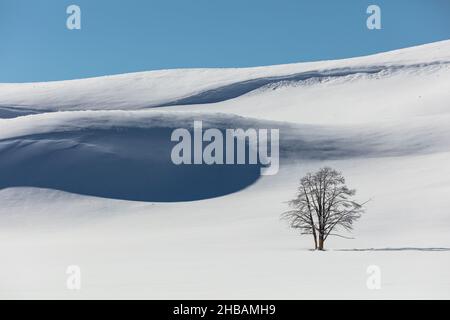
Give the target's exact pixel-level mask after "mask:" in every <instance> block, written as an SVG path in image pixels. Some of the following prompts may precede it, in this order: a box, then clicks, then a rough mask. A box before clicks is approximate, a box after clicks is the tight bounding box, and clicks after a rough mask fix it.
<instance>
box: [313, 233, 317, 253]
mask: <svg viewBox="0 0 450 320" xmlns="http://www.w3.org/2000/svg"><path fill="white" fill-rule="evenodd" d="M313 236H314V250H317V235H316V232H315V231H314V232H313Z"/></svg>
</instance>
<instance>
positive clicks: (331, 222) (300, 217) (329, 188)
mask: <svg viewBox="0 0 450 320" xmlns="http://www.w3.org/2000/svg"><path fill="white" fill-rule="evenodd" d="M355 193H356V191H355V190H353V189H349V188H348V187H347V186H346V185H345V178H344V177H343V176H342V174H341V173H340V172H338V171H336V170H334V169H332V168H329V167H325V168H322V169H320V170H319V171H317V172H315V173H308V174H306V175H305V176H304V177H303V178H302V179H301V180H300V185H299V187H298V192H297V196H296V197H295V198H294V199H293V200H291V201H289V206H290V207H291V209H292V210H289V211H286V212H284V213H282V215H281V217H282V219H284V220H287V221H288V222H289V225H290V226H291V227H292V228H296V229H299V230H300V232H301V234H311V235H312V236H313V238H314V249H316V250H317V249H318V250H323V248H324V242H325V240H326V239H327V238H328V236H339V237H343V238H346V237H344V236H342V235H340V234H339V233H338V232H339V231H340V230H345V231H351V230H352V229H353V222H354V221H355V220H357V219H359V218H360V217H361V214H362V213H363V212H364V209H363V205H364V204H365V203H364V204H359V203H357V202H356V201H354V200H352V197H353V196H354V195H355Z"/></svg>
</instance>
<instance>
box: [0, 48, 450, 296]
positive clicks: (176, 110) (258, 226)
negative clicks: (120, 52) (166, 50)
mask: <svg viewBox="0 0 450 320" xmlns="http://www.w3.org/2000/svg"><path fill="white" fill-rule="evenodd" d="M449 88H450V41H442V42H437V43H432V44H428V45H423V46H419V47H414V48H407V49H402V50H396V51H392V52H387V53H381V54H377V55H373V56H368V57H360V58H352V59H346V60H338V61H324V62H314V63H299V64H292V65H280V66H269V67H258V68H245V69H186V70H162V71H152V72H141V73H134V74H126V75H117V76H109V77H101V78H91V79H82V80H71V81H60V82H48V83H26V84H0V204H1V206H0V253H1V255H2V261H3V262H2V263H1V264H0V297H2V298H69V299H70V298H155V299H161V298H173V299H205V298H208V299H211V298H219V299H220V298H237V299H240V298H244V299H270V298H274V299H294V298H295V299H297V298H359V299H361V298H375V299H378V298H425V299H428V298H446V299H448V298H450V280H449V277H448V270H449V268H450V232H449V231H450V216H449V212H448V208H449V207H450V198H449V197H448V194H449V192H450V166H449V165H448V163H449V162H450V105H449V102H450V90H449ZM195 120H202V121H203V125H204V129H207V128H218V129H219V130H221V131H222V132H223V131H224V130H226V129H229V128H230V129H235V128H243V129H247V128H255V129H264V128H267V129H271V128H273V129H279V130H280V141H279V148H280V171H279V173H278V174H277V175H274V176H264V177H261V176H260V169H261V168H260V167H259V166H257V165H225V166H221V165H212V166H208V165H191V166H176V165H174V164H173V163H172V162H171V160H170V152H171V149H172V147H173V146H174V144H175V142H173V141H171V140H170V136H171V132H172V131H173V130H174V129H175V128H187V129H189V130H190V131H191V132H192V130H193V129H192V126H193V122H194V121H195ZM325 165H327V166H332V167H334V168H336V169H338V170H341V171H343V173H344V175H345V176H346V178H347V182H348V184H349V186H350V187H353V188H356V189H357V196H358V199H359V200H361V201H365V200H368V199H370V201H369V202H368V204H367V207H366V209H367V213H366V214H365V215H363V217H362V218H361V220H360V221H358V223H356V226H355V231H354V234H353V235H352V236H353V237H354V239H351V240H347V239H341V238H335V239H331V240H327V243H326V247H327V248H328V249H329V251H327V252H312V251H309V250H308V249H309V248H311V242H312V241H311V239H310V238H309V237H307V236H303V237H300V236H299V235H298V232H296V231H295V230H290V229H288V228H287V226H286V225H285V223H284V222H282V221H280V220H279V215H280V213H281V212H283V211H285V210H287V204H286V201H288V200H290V199H291V198H292V197H293V195H294V194H295V190H296V187H297V183H298V180H299V178H300V177H301V176H302V175H304V174H305V173H306V172H309V171H314V170H317V169H318V168H320V167H322V166H325ZM200 200H201V201H200ZM74 264H75V265H80V266H81V268H82V274H83V280H82V281H83V282H82V290H81V291H79V292H77V293H76V296H75V295H74V293H73V292H72V291H69V290H67V289H66V283H65V281H66V278H65V277H66V274H65V270H66V268H67V266H69V265H74ZM370 265H377V266H379V267H380V269H381V275H382V278H381V279H382V280H381V281H382V282H381V289H380V290H369V289H368V287H367V285H366V281H367V277H368V276H369V275H368V274H367V267H368V266H370Z"/></svg>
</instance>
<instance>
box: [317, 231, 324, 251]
mask: <svg viewBox="0 0 450 320" xmlns="http://www.w3.org/2000/svg"><path fill="white" fill-rule="evenodd" d="M323 242H324V240H323V236H322V235H320V236H319V248H318V249H319V250H323Z"/></svg>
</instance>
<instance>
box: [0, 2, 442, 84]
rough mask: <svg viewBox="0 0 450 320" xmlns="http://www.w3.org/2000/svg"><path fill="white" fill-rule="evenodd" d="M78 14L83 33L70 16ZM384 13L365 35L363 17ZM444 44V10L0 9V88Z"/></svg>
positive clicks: (239, 5) (257, 6)
mask: <svg viewBox="0 0 450 320" xmlns="http://www.w3.org/2000/svg"><path fill="white" fill-rule="evenodd" d="M71 4H76V5H78V6H80V8H81V13H82V16H81V23H82V28H81V30H68V29H67V28H66V19H67V17H68V15H67V14H66V8H67V7H68V6H69V5H71ZM370 4H376V5H378V6H380V8H381V14H382V29H381V30H368V29H367V27H366V19H367V17H368V15H367V14H366V9H367V7H368V5H370ZM445 39H450V0H371V1H366V0H340V1H339V0H308V1H306V0H70V1H66V0H0V82H29V81H49V80H62V79H74V78H85V77H92V76H99V75H108V74H117V73H126V72H135V71H146V70H155V69H166V68H188V67H189V68H190V67H243V66H259V65H270V64H282V63H291V62H301V61H312V60H323V59H336V58H345V57H353V56H359V55H366V54H370V53H375V52H381V51H387V50H391V49H396V48H403V47H408V46H413V45H417V44H423V43H428V42H434V41H438V40H445Z"/></svg>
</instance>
